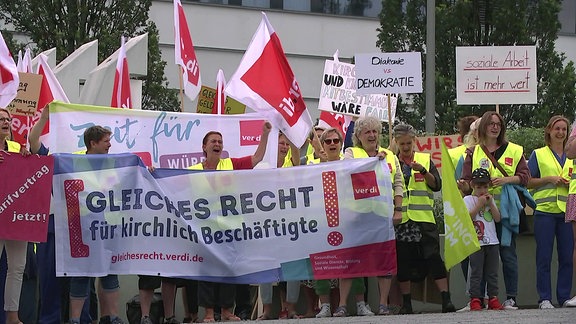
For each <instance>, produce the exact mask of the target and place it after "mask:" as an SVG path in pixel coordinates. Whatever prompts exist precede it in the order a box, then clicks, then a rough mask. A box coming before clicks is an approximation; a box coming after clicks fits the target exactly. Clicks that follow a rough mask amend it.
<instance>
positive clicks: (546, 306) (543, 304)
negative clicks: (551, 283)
mask: <svg viewBox="0 0 576 324" xmlns="http://www.w3.org/2000/svg"><path fill="white" fill-rule="evenodd" d="M538 308H540V309H552V308H555V307H554V305H552V303H551V302H550V301H549V300H543V301H541V302H540V303H539V304H538Z"/></svg>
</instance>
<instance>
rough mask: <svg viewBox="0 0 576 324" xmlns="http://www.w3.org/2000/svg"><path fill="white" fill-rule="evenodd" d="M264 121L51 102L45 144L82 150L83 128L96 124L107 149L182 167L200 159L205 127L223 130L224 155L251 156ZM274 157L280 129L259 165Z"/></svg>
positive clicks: (269, 162) (69, 150)
mask: <svg viewBox="0 0 576 324" xmlns="http://www.w3.org/2000/svg"><path fill="white" fill-rule="evenodd" d="M263 123H264V120H263V119H262V116H260V115H259V114H242V115H224V116H218V115H211V114H210V115H208V114H191V113H177V112H166V111H150V110H136V109H114V108H108V107H98V106H87V105H77V104H67V103H63V102H53V103H51V104H50V136H49V139H51V140H53V142H51V143H50V144H49V147H50V151H51V152H55V153H72V152H77V151H79V150H83V149H85V145H84V138H83V134H84V131H85V130H86V129H87V128H88V127H91V126H94V125H100V126H103V127H105V128H108V129H110V130H111V131H112V136H111V143H112V147H111V148H110V153H124V152H132V153H135V154H138V155H139V156H140V157H142V159H143V160H144V163H146V164H147V165H154V166H156V167H161V168H176V169H178V168H180V169H181V168H187V167H189V166H191V165H194V164H196V163H200V162H202V161H203V160H204V154H203V151H202V138H203V137H204V135H205V134H206V133H207V132H209V131H219V132H220V133H222V138H223V141H224V151H223V152H222V157H223V158H226V157H242V156H247V155H252V154H254V152H255V151H256V147H257V146H258V143H259V142H260V136H261V134H262V124H263ZM62 139H66V140H62ZM277 156H278V132H277V130H275V129H272V132H271V133H270V136H269V139H268V145H267V147H266V154H265V156H264V160H263V161H262V162H260V163H259V164H258V165H259V167H275V166H276V159H277Z"/></svg>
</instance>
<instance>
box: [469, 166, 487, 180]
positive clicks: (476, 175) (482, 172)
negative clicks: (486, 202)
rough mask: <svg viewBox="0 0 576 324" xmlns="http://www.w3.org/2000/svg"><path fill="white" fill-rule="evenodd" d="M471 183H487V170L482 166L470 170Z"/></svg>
mask: <svg viewBox="0 0 576 324" xmlns="http://www.w3.org/2000/svg"><path fill="white" fill-rule="evenodd" d="M471 182H472V183H489V182H490V173H488V170H486V169H483V168H478V169H476V170H474V171H473V172H472V179H471Z"/></svg>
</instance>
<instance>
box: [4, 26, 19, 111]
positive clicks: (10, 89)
mask: <svg viewBox="0 0 576 324" xmlns="http://www.w3.org/2000/svg"><path fill="white" fill-rule="evenodd" d="M19 83H20V78H19V77H18V69H17V68H16V63H15V62H14V59H13V58H12V55H10V50H8V46H7V45H6V42H4V38H3V37H2V33H0V107H2V108H6V106H8V104H9V103H10V102H11V101H12V99H14V98H16V93H17V92H18V85H19Z"/></svg>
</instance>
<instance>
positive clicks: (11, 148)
mask: <svg viewBox="0 0 576 324" xmlns="http://www.w3.org/2000/svg"><path fill="white" fill-rule="evenodd" d="M6 144H8V152H10V153H20V149H21V148H22V145H20V143H18V142H14V141H9V140H6Z"/></svg>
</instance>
